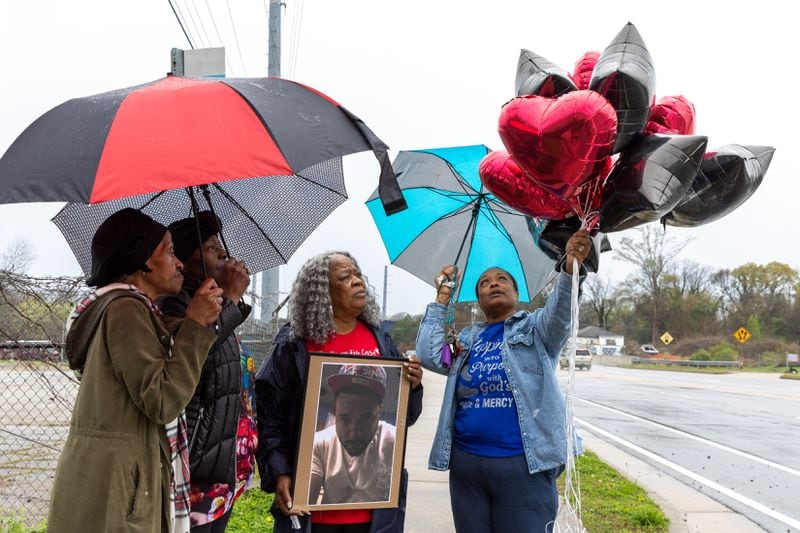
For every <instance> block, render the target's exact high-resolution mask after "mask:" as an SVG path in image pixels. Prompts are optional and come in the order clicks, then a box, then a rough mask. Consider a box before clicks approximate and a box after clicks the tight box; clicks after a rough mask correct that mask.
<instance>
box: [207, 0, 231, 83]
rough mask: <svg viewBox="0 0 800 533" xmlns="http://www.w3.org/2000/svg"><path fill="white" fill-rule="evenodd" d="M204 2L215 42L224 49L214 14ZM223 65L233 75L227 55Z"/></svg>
mask: <svg viewBox="0 0 800 533" xmlns="http://www.w3.org/2000/svg"><path fill="white" fill-rule="evenodd" d="M205 2H206V9H207V10H208V15H209V16H210V17H211V24H213V25H214V31H215V32H216V34H217V40H218V41H219V45H220V46H222V47H224V46H225V44H224V43H223V42H222V37H221V36H220V34H219V28H217V21H216V20H214V13H213V12H212V11H211V6H209V5H208V0H205ZM225 64H226V65H228V70H229V71H230V72H231V75H233V67H232V66H231V60H230V59H229V58H228V54H225Z"/></svg>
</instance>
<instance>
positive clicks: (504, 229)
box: [367, 145, 554, 302]
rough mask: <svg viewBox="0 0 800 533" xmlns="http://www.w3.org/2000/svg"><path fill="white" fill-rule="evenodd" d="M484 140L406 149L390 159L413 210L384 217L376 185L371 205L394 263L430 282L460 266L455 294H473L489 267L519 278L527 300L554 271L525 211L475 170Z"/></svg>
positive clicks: (521, 295)
mask: <svg viewBox="0 0 800 533" xmlns="http://www.w3.org/2000/svg"><path fill="white" fill-rule="evenodd" d="M488 152H489V149H488V148H487V147H486V146H483V145H475V146H459V147H453V148H437V149H431V150H408V151H402V152H400V153H399V154H398V155H397V158H396V159H395V161H394V163H393V165H392V166H393V168H394V171H395V174H396V175H397V182H398V184H399V185H400V188H401V189H402V191H403V196H404V197H405V199H406V202H407V204H408V209H406V210H405V211H402V212H400V213H396V214H394V215H391V216H386V214H385V212H384V210H383V208H382V207H381V202H380V198H379V195H378V191H377V189H376V190H375V192H374V193H373V194H372V196H371V197H370V198H369V199H368V200H367V207H368V208H369V210H370V213H372V218H373V219H374V220H375V224H376V225H377V226H378V230H379V231H380V234H381V237H382V239H383V242H384V245H385V246H386V251H387V252H388V253H389V259H390V260H391V262H392V264H394V265H397V266H399V267H400V268H402V269H404V270H407V271H408V272H410V273H411V274H414V275H415V276H417V277H418V278H420V279H421V280H423V281H425V282H427V283H430V284H431V285H432V284H433V280H434V278H435V277H436V276H437V275H438V274H439V271H440V270H441V268H442V267H443V266H445V265H451V264H455V265H456V266H457V267H458V271H459V272H461V273H463V278H462V283H461V285H460V287H459V289H457V292H458V295H457V301H460V302H467V301H474V300H476V295H475V291H474V288H475V285H476V283H477V282H478V277H479V276H480V275H481V273H482V272H483V271H484V270H486V269H487V268H489V267H493V266H497V267H500V268H503V269H504V270H506V271H508V272H509V273H510V274H511V275H512V276H514V278H515V279H516V280H517V283H518V285H519V298H520V300H521V301H530V300H531V299H532V298H533V297H534V296H536V294H537V293H538V292H539V291H540V290H541V289H542V287H543V286H544V285H545V283H546V282H547V279H548V277H549V276H550V275H551V273H552V272H553V264H554V262H553V260H551V259H549V258H548V257H547V256H546V255H545V254H544V253H542V251H541V250H539V248H537V246H536V244H535V243H534V241H533V237H532V236H531V234H530V232H529V231H528V227H527V225H526V220H525V215H523V214H522V213H520V212H518V211H515V210H514V209H512V208H510V207H508V206H507V205H505V204H504V203H502V202H500V200H498V199H497V198H495V197H494V196H493V195H492V194H490V193H489V192H488V191H487V190H486V188H485V187H484V186H483V183H482V182H481V179H480V176H479V175H478V165H479V164H480V162H481V159H483V157H484V156H485V155H486V154H487V153H488Z"/></svg>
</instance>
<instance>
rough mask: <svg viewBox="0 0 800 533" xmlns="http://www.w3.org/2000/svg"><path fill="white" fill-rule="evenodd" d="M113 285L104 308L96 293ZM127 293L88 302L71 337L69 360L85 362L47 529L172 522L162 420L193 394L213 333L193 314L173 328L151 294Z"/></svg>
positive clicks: (156, 526) (131, 528)
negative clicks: (156, 308) (101, 293)
mask: <svg viewBox="0 0 800 533" xmlns="http://www.w3.org/2000/svg"><path fill="white" fill-rule="evenodd" d="M114 293H117V297H116V299H114V300H113V301H111V303H109V304H108V307H107V308H105V312H104V313H103V312H102V310H103V308H104V307H105V306H102V305H100V302H101V301H102V299H103V298H108V297H109V296H110V295H112V294H114ZM128 294H129V297H125V295H122V296H120V294H119V292H118V291H113V292H111V293H108V294H106V295H104V296H102V297H101V298H99V299H98V300H97V301H96V302H94V303H92V304H91V305H90V306H89V307H88V308H87V309H86V310H85V311H84V312H83V314H81V316H79V317H78V319H77V320H76V321H75V323H74V324H73V326H72V329H71V331H70V336H69V337H68V341H67V350H70V349H71V350H72V353H69V352H68V357H69V358H70V361H71V362H72V361H73V360H74V359H76V358H77V359H79V360H80V359H81V358H85V366H84V370H83V374H82V378H81V384H80V388H79V390H78V397H77V399H76V400H75V407H74V410H73V412H72V421H71V424H70V431H69V437H68V438H67V442H66V444H65V446H64V449H63V451H62V453H61V457H60V459H59V461H58V467H57V469H56V474H55V480H54V484H53V490H52V495H51V501H50V512H49V515H48V518H47V529H48V531H51V532H58V533H62V532H63V533H73V532H86V533H92V532H109V533H110V532H117V531H120V532H121V531H126V532H148V533H157V532H159V531H169V524H168V516H169V491H170V488H169V484H170V480H171V478H172V465H171V460H170V451H169V445H168V443H167V440H166V432H165V430H164V425H165V424H166V423H167V422H170V421H171V420H174V419H175V418H176V417H177V416H178V415H179V414H180V413H181V411H182V410H183V409H184V407H185V406H186V404H187V403H188V402H189V399H190V398H191V397H192V395H193V394H194V390H195V387H196V386H197V383H198V381H199V378H200V369H201V368H202V366H203V362H204V361H205V359H206V356H207V355H208V351H209V349H210V348H211V345H212V344H213V342H214V340H215V339H216V337H215V335H214V334H213V333H212V332H211V331H210V330H209V329H207V328H205V327H203V326H201V325H200V324H198V323H197V322H194V321H193V320H191V319H186V320H184V321H182V322H180V323H177V324H175V327H174V328H170V329H171V330H173V331H174V332H175V334H174V336H173V335H170V330H168V329H167V326H165V325H164V323H163V322H162V318H161V317H159V316H158V315H156V314H155V313H154V312H153V311H152V310H151V308H150V305H149V302H147V301H146V300H144V299H143V298H142V297H140V296H137V295H136V294H134V293H132V292H130V293H128ZM70 337H71V338H72V340H73V342H70V340H71V339H70ZM75 339H77V341H75ZM76 345H77V346H76ZM170 345H172V346H171V354H172V355H171V357H170V356H169V354H170ZM76 352H77V353H76Z"/></svg>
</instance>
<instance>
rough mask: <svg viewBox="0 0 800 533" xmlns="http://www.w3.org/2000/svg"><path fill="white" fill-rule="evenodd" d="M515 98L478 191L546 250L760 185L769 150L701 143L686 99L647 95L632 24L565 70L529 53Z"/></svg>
mask: <svg viewBox="0 0 800 533" xmlns="http://www.w3.org/2000/svg"><path fill="white" fill-rule="evenodd" d="M516 94H517V96H516V97H515V98H514V99H513V100H511V101H510V102H508V103H506V104H505V105H504V106H503V108H502V111H501V112H500V119H499V123H498V129H499V132H500V138H501V139H502V141H503V144H504V145H505V147H506V150H507V152H502V151H496V152H491V153H489V154H488V155H487V156H486V157H485V158H484V159H483V161H481V164H480V176H481V179H482V180H483V183H484V184H485V186H486V188H487V189H488V190H489V191H490V192H492V193H493V194H494V195H495V196H497V197H498V198H500V199H501V200H502V201H504V202H505V203H507V204H508V205H510V206H511V207H513V208H515V209H517V210H518V211H520V212H522V213H524V214H526V215H528V216H529V217H530V219H529V228H530V229H531V232H532V233H533V235H534V239H535V240H536V241H537V245H538V246H539V247H540V248H541V249H542V250H543V251H544V252H545V253H547V254H548V255H550V256H551V257H552V258H553V259H556V260H558V259H559V258H560V257H561V256H562V255H563V247H564V244H565V243H566V240H567V239H568V238H569V235H571V234H572V233H573V232H574V231H576V230H577V229H578V228H579V227H585V228H587V229H589V230H590V231H591V232H592V235H593V236H594V239H595V246H594V250H593V254H592V256H591V257H590V258H589V260H588V262H587V268H588V269H589V270H592V271H597V267H598V263H599V252H600V251H602V250H604V249H610V246H608V241H607V239H605V238H604V236H603V233H609V232H614V231H621V230H624V229H628V228H632V227H635V226H638V225H640V224H645V223H648V222H652V221H656V220H659V219H660V220H661V221H662V223H663V224H665V225H669V226H680V227H694V226H700V225H702V224H707V223H709V222H711V221H714V220H717V219H719V218H720V217H722V216H724V215H726V214H728V213H730V212H731V211H733V210H734V209H736V208H737V207H738V206H740V205H741V204H742V203H743V202H744V201H745V200H747V199H748V198H749V197H750V196H751V195H752V194H753V192H755V190H756V189H757V188H758V186H759V185H760V184H761V181H762V179H763V177H764V174H765V173H766V171H767V168H768V167H769V164H770V161H771V160H772V154H773V153H774V151H775V149H774V148H772V147H769V146H745V145H739V144H729V145H725V146H721V147H718V148H715V149H713V150H710V151H706V145H707V142H708V139H707V138H706V137H704V136H701V135H694V124H695V110H694V105H693V104H692V103H691V102H690V101H689V100H687V99H686V98H684V97H683V96H663V97H661V98H659V99H658V100H656V97H655V69H654V67H653V61H652V59H651V58H650V53H649V52H648V50H647V47H646V46H645V43H644V41H643V40H642V37H641V36H640V35H639V32H638V31H637V30H636V28H635V27H634V25H633V24H631V23H628V24H627V25H626V26H625V27H624V28H623V29H622V31H620V32H619V34H618V35H617V36H616V37H615V38H614V40H613V41H612V42H611V44H609V46H608V47H607V48H606V49H605V50H604V51H603V52H602V53H600V52H587V53H586V54H584V55H583V57H581V58H580V59H579V60H578V62H577V63H576V64H575V70H574V71H573V72H572V73H571V74H570V73H567V72H566V71H564V70H562V69H561V68H559V67H558V66H557V65H555V64H553V63H551V62H550V61H548V60H547V59H545V58H543V57H541V56H539V55H536V54H534V53H532V52H530V51H529V50H524V49H523V50H522V52H521V54H520V58H519V64H518V66H517V78H516Z"/></svg>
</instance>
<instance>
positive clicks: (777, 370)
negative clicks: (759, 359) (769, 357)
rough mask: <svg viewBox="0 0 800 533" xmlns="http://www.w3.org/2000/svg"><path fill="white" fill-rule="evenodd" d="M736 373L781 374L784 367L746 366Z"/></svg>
mask: <svg viewBox="0 0 800 533" xmlns="http://www.w3.org/2000/svg"><path fill="white" fill-rule="evenodd" d="M737 372H756V373H761V374H783V373H785V372H786V367H785V366H774V365H769V366H746V367H744V368H740V369H739V370H738V371H737Z"/></svg>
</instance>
